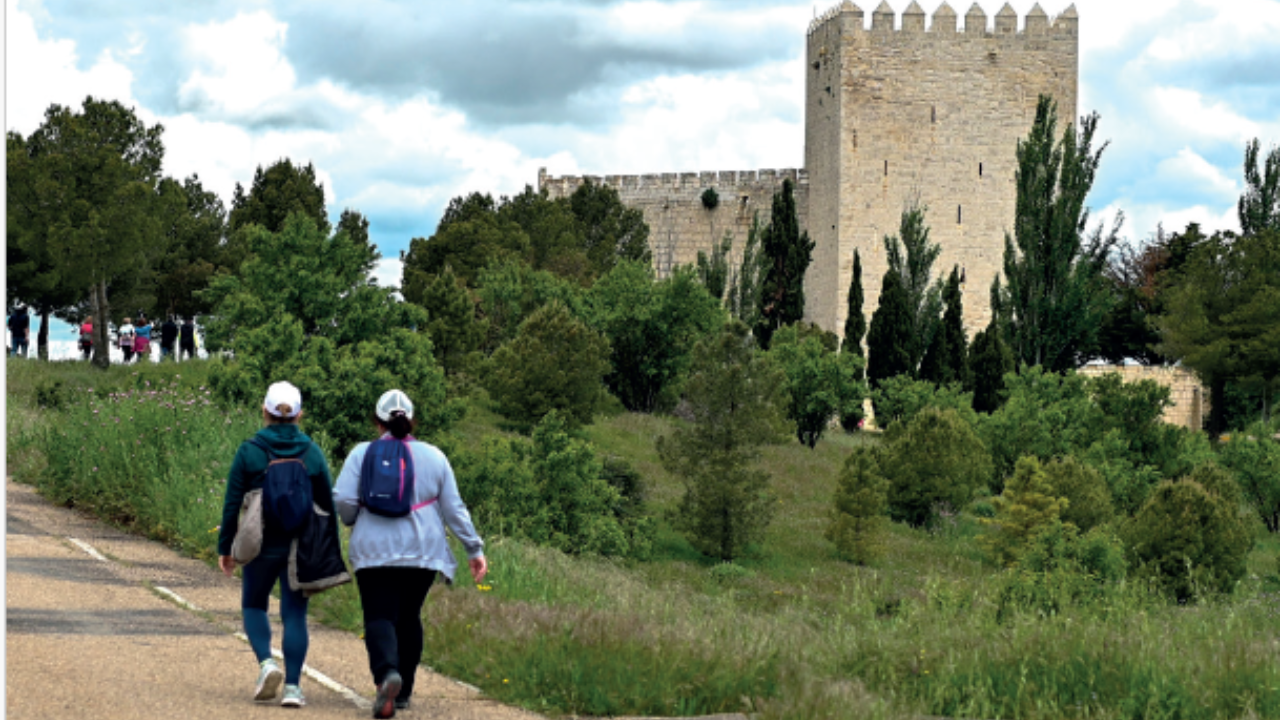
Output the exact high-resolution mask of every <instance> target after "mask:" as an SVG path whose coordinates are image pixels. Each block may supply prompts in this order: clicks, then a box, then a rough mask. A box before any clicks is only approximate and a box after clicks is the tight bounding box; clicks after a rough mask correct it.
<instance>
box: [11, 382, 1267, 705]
mask: <svg viewBox="0 0 1280 720" xmlns="http://www.w3.org/2000/svg"><path fill="white" fill-rule="evenodd" d="M191 365H192V366H194V365H197V363H192V364H191ZM179 369H181V371H182V374H183V375H184V377H182V378H172V377H167V376H164V377H161V376H156V377H151V376H150V375H149V374H148V375H146V376H143V375H141V374H140V375H139V376H134V375H132V374H131V371H130V370H129V369H128V368H123V369H113V370H112V371H111V372H110V373H107V374H101V373H96V372H88V371H87V369H86V368H83V367H82V366H81V367H66V368H64V367H61V366H56V367H49V366H40V365H39V364H36V363H11V364H10V368H9V386H10V395H9V399H10V402H9V407H8V413H9V415H8V421H9V440H10V442H9V459H10V465H11V467H13V468H15V469H16V470H18V471H19V472H18V475H19V477H20V479H24V480H25V481H27V482H33V483H35V484H37V485H39V486H40V487H41V490H42V491H43V492H45V493H46V494H47V495H49V496H50V497H52V498H54V499H56V500H59V501H61V502H66V503H70V504H76V505H81V506H84V507H87V508H90V509H93V510H94V511H95V512H98V513H100V514H102V515H103V516H104V517H107V518H108V519H111V520H113V521H115V522H118V523H121V524H125V525H129V526H132V527H134V528H135V529H137V530H138V531H140V532H143V533H145V534H148V535H151V536H153V537H159V538H162V539H165V540H167V541H169V542H170V543H172V544H174V545H177V546H179V547H182V548H183V549H184V550H186V551H187V552H190V553H192V554H194V555H197V556H205V557H209V556H211V552H212V549H211V548H212V545H213V542H214V535H212V534H210V533H209V532H208V531H209V530H210V529H211V528H212V527H213V526H214V525H215V524H216V523H217V510H218V509H219V508H220V500H221V480H222V477H223V475H224V474H225V465H221V466H219V465H216V463H226V462H229V460H230V458H231V456H232V454H233V452H234V449H235V447H236V445H237V444H238V443H239V441H240V440H241V439H243V438H244V437H247V436H248V435H249V434H250V433H251V432H253V430H254V429H256V427H257V420H256V413H252V412H249V411H247V410H236V409H231V410H227V409H222V408H218V407H216V406H214V405H206V404H205V402H204V400H203V398H204V397H205V396H204V395H203V394H202V393H203V391H202V390H201V389H200V383H199V377H198V371H197V370H196V368H194V367H191V369H190V370H188V366H187V365H183V366H179V368H171V369H169V371H168V372H169V373H177V372H179ZM146 372H147V373H153V372H158V371H156V370H150V369H148V370H147V371H146ZM53 377H57V378H61V379H63V380H64V388H67V389H68V392H69V394H68V396H67V402H66V403H64V404H63V406H62V409H61V410H56V411H54V410H39V409H37V408H36V406H35V404H34V400H35V398H36V396H37V395H38V394H39V393H38V392H37V390H36V388H37V387H39V386H40V385H41V383H44V384H45V386H46V387H47V384H48V383H49V382H50V378H53ZM139 378H141V379H139ZM147 382H151V383H152V385H151V386H147V385H146V383H147ZM86 383H93V384H92V385H88V384H86ZM140 383H141V387H139V384H140ZM88 387H93V388H94V390H93V392H89V391H88ZM104 389H105V394H104ZM148 393H154V394H148ZM95 410H96V411H97V412H94V411H95ZM121 411H127V412H126V413H125V414H122V413H121ZM669 427H670V425H669V421H668V420H665V419H662V418H655V417H650V416H638V415H629V414H619V415H614V416H612V417H609V418H607V419H603V420H601V421H599V422H598V423H597V424H596V425H594V426H592V427H590V428H587V429H586V430H585V434H586V436H587V437H588V439H590V440H591V442H592V443H593V444H595V446H596V447H597V449H598V450H599V451H600V452H601V453H604V454H611V455H616V456H620V457H623V458H625V459H626V460H627V461H628V462H630V463H631V464H632V465H633V466H634V467H636V468H637V469H638V470H639V471H640V472H641V473H642V474H643V475H644V477H645V479H646V481H647V482H648V484H649V501H650V504H651V506H652V509H653V511H654V512H655V513H656V514H657V515H658V516H659V517H661V516H662V514H663V513H664V512H665V511H666V510H668V509H669V508H671V507H672V506H673V505H674V503H675V502H676V500H677V499H678V496H679V493H680V485H679V482H678V481H677V480H676V479H675V478H672V477H670V476H668V475H667V474H666V473H665V472H664V471H663V470H662V468H661V466H660V464H659V463H658V462H657V457H656V453H655V452H654V451H653V439H654V438H656V437H657V436H659V435H662V434H664V433H666V432H668V431H669ZM183 431H185V434H183ZM499 432H502V430H501V427H500V423H499V422H498V421H497V419H496V418H495V417H494V416H492V415H491V414H489V413H488V412H487V411H486V410H485V409H484V408H483V407H480V408H478V409H477V411H476V412H473V413H471V414H470V415H469V417H468V418H467V420H466V421H465V422H464V424H463V426H462V427H461V428H459V430H458V434H459V436H460V437H461V438H462V439H463V440H462V441H463V442H465V443H467V444H468V445H471V444H472V443H474V444H475V445H477V446H478V445H479V441H480V438H482V437H484V436H486V435H489V434H494V433H499ZM873 441H874V440H872V439H868V438H866V437H860V436H845V435H841V434H835V435H832V436H830V437H828V438H825V439H824V440H823V441H822V442H821V443H819V445H818V447H817V448H816V449H815V450H809V449H807V448H804V447H802V446H800V445H799V444H797V443H787V444H784V445H778V446H775V447H770V448H766V450H765V453H764V457H763V463H764V464H765V467H766V469H768V470H769V471H770V472H771V473H772V475H773V477H774V483H775V491H776V493H777V495H778V497H779V499H780V501H781V505H780V506H779V508H778V513H777V515H776V519H775V521H774V525H773V526H772V527H771V529H770V531H769V535H768V537H767V539H766V541H765V542H764V543H763V544H762V545H761V546H760V547H758V548H755V549H754V551H753V553H752V554H751V556H750V557H748V558H745V559H744V560H742V561H741V562H739V563H736V564H734V565H732V566H725V565H720V564H716V563H712V562H709V561H707V560H705V559H704V558H702V557H701V556H699V555H698V554H697V553H695V552H694V551H693V550H692V549H691V548H690V547H689V546H688V544H687V543H685V542H684V540H683V539H682V538H680V537H679V536H678V535H676V534H675V533H673V532H671V531H670V530H669V529H667V528H664V529H663V531H662V535H661V537H660V539H659V543H658V553H657V556H656V557H655V559H654V560H652V561H649V562H644V563H636V562H620V561H609V560H603V559H599V558H588V557H570V556H566V555H564V554H561V553H557V552H552V551H548V550H545V549H541V548H536V547H530V546H527V545H523V544H520V543H516V542H511V541H504V540H502V539H500V538H488V539H489V540H490V546H489V551H488V554H489V557H490V561H491V565H492V574H491V579H490V580H489V581H487V585H486V588H488V589H486V590H482V589H478V588H475V587H474V586H473V585H471V584H469V582H464V578H465V571H464V576H462V577H459V582H458V584H457V585H455V586H454V587H453V588H444V587H442V586H441V587H437V588H436V589H434V590H433V592H432V596H431V600H430V601H429V603H428V607H427V611H426V620H427V643H426V646H427V650H426V653H425V655H424V658H423V660H424V662H425V663H426V664H428V665H431V666H433V667H435V668H437V669H438V670H440V671H442V672H445V673H447V674H449V675H452V676H454V677H457V678H459V679H462V680H465V681H467V682H470V683H472V684H475V685H477V686H479V687H481V688H482V689H483V690H484V691H485V692H486V693H487V694H489V695H491V696H493V697H495V698H497V699H500V700H504V701H507V702H511V703H515V704H519V705H522V706H525V707H528V708H531V709H535V710H539V711H542V712H547V713H551V714H556V713H577V714H595V715H611V714H650V715H690V714H699V713H709V712H724V711H735V710H749V711H753V712H756V713H758V714H759V716H760V717H761V718H766V719H768V718H805V719H808V718H819V717H822V718H864V717H912V716H918V715H921V714H928V715H946V716H953V717H969V718H978V717H985V718H994V717H1017V718H1057V717H1080V718H1085V717H1087V718H1195V719H1198V718H1206V719H1207V718H1235V717H1280V666H1278V665H1277V663H1275V661H1274V658H1275V649H1276V647H1280V632H1278V631H1277V623H1276V621H1275V618H1276V617H1277V613H1280V578H1277V577H1276V574H1275V573H1276V557H1277V554H1280V543H1278V542H1276V541H1275V540H1274V539H1273V538H1270V537H1268V538H1266V539H1264V540H1263V541H1262V542H1260V543H1259V544H1258V546H1257V548H1255V550H1254V552H1253V554H1252V555H1251V556H1250V558H1249V569H1250V576H1249V578H1248V579H1247V580H1246V581H1245V582H1244V583H1243V584H1242V586H1241V587H1240V588H1239V589H1238V590H1237V591H1236V593H1235V594H1234V595H1233V596H1231V597H1228V598H1219V599H1214V600H1210V601H1207V602H1203V603H1201V604H1198V605H1195V606H1185V607H1181V606H1176V605H1171V604H1169V603H1167V602H1165V601H1164V600H1162V599H1160V598H1159V597H1155V596H1153V595H1151V594H1149V593H1148V592H1147V591H1146V590H1145V589H1144V588H1142V587H1137V586H1133V585H1130V586H1128V587H1125V588H1123V589H1122V590H1121V591H1120V592H1118V593H1116V594H1115V595H1114V596H1113V597H1110V598H1109V599H1108V600H1106V601H1105V602H1102V603H1099V604H1096V605H1093V606H1089V607H1083V608H1072V609H1069V610H1067V611H1065V612H1063V613H1062V614H1059V615H1055V616H1049V617H1043V616H1039V615H1035V614H1024V615H1019V616H1014V617H1012V618H1010V619H1005V620H1003V621H1001V620H999V619H998V616H997V613H996V608H997V606H998V595H999V591H1000V578H999V575H998V573H997V571H996V569H995V568H994V567H992V566H991V565H989V564H988V563H987V562H986V561H985V560H984V559H983V557H982V556H981V554H980V553H979V552H978V551H977V549H976V548H975V543H974V542H973V536H974V535H975V534H976V533H977V532H978V526H977V524H976V522H975V521H974V520H973V519H972V518H968V517H966V516H965V515H963V514H962V515H960V516H959V517H958V518H957V519H956V520H955V522H954V523H953V524H951V525H948V526H945V527H941V528H938V529H936V530H935V531H933V532H926V531H920V530H913V529H910V528H906V527H902V526H894V527H893V529H892V534H891V537H890V541H889V551H888V553H887V556H886V557H887V559H886V560H885V561H884V562H883V563H882V564H881V565H880V566H878V567H874V568H862V567H854V566H851V565H848V564H847V563H843V562H840V561H839V560H837V559H836V558H835V557H834V555H833V553H832V552H831V550H830V548H829V547H828V546H827V545H826V543H825V541H824V540H823V539H822V529H823V527H824V523H825V518H826V513H827V507H828V505H829V503H830V497H831V492H832V489H833V488H834V483H835V480H834V478H835V476H836V473H837V471H838V469H839V467H840V464H841V463H842V462H843V460H844V458H845V456H846V455H847V454H848V452H849V450H850V449H851V447H853V446H854V445H855V444H857V443H861V442H873ZM81 448H83V450H82V449H81ZM95 468H96V470H95ZM463 493H464V497H465V493H466V489H465V487H464V488H463ZM481 530H482V532H483V531H484V528H481ZM313 616H314V617H316V618H318V619H321V620H322V621H325V622H329V623H332V624H335V625H338V626H340V627H345V628H348V629H350V630H352V631H359V629H360V612H359V603H358V598H357V596H356V593H355V590H354V587H351V586H347V587H344V588H340V589H338V590H335V591H332V592H330V593H326V594H324V595H321V596H319V597H318V598H317V599H316V600H315V601H314V604H313Z"/></svg>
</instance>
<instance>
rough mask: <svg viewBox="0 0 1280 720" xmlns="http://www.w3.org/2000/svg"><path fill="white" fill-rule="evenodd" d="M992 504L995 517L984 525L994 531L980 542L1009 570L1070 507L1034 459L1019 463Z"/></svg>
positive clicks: (1021, 460)
mask: <svg viewBox="0 0 1280 720" xmlns="http://www.w3.org/2000/svg"><path fill="white" fill-rule="evenodd" d="M992 503H994V504H995V506H996V516H995V517H994V518H992V519H990V520H985V521H984V523H985V524H986V525H987V526H988V527H989V528H991V530H990V532H988V533H984V534H983V535H982V536H981V537H979V538H978V542H979V544H981V545H982V546H983V547H984V548H985V549H986V550H987V552H989V553H990V554H991V556H992V557H993V558H995V560H996V562H998V563H1000V564H1001V565H1006V566H1008V565H1012V564H1014V563H1015V562H1017V561H1018V559H1019V558H1020V557H1022V555H1023V553H1024V552H1026V549H1027V547H1028V546H1029V545H1030V544H1031V541H1032V539H1034V538H1035V536H1036V535H1038V534H1040V532H1041V531H1042V530H1043V529H1044V528H1046V527H1048V526H1050V525H1052V524H1054V523H1056V522H1058V521H1059V520H1058V518H1059V517H1060V515H1061V513H1062V511H1063V509H1065V508H1066V506H1067V502H1066V500H1064V499H1063V498H1060V497H1057V496H1056V495H1055V494H1054V489H1053V486H1052V485H1050V484H1049V478H1048V477H1047V476H1046V475H1045V472H1044V469H1043V468H1041V466H1040V461H1039V460H1037V459H1035V458H1034V457H1024V458H1019V459H1018V464H1017V466H1016V467H1015V468H1014V471H1013V477H1011V478H1009V481H1008V482H1007V483H1005V486H1004V491H1003V492H1002V493H1000V495H999V496H997V497H995V498H993V499H992Z"/></svg>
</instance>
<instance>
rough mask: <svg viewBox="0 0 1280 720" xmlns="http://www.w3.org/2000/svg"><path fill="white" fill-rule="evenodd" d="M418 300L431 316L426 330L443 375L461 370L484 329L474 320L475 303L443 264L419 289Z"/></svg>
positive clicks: (476, 347)
mask: <svg viewBox="0 0 1280 720" xmlns="http://www.w3.org/2000/svg"><path fill="white" fill-rule="evenodd" d="M418 303H419V304H420V305H421V306H422V307H423V309H425V310H426V311H427V315H428V317H430V318H431V320H430V322H428V323H427V326H426V328H425V329H426V331H427V334H428V335H430V336H431V345H432V347H433V348H435V353H436V359H437V360H439V362H440V366H441V367H442V368H444V372H445V374H446V375H454V374H456V373H457V372H459V371H460V370H462V369H463V368H464V367H465V366H466V363H467V359H468V356H469V355H470V354H471V353H472V352H474V351H475V350H477V349H479V347H480V344H481V342H483V341H484V337H485V334H486V332H487V330H488V328H487V327H486V326H485V325H484V324H483V323H481V322H479V321H478V320H477V319H476V304H475V301H473V300H472V299H471V293H469V292H468V291H467V288H466V286H465V285H463V284H462V281H461V280H459V279H458V277H457V276H456V275H454V274H453V271H452V270H451V269H450V268H448V267H445V269H444V272H442V273H440V274H439V275H437V276H435V277H434V278H433V279H432V280H431V283H430V284H429V285H427V286H426V288H425V289H424V290H423V292H422V298H421V299H420V300H419V301H418Z"/></svg>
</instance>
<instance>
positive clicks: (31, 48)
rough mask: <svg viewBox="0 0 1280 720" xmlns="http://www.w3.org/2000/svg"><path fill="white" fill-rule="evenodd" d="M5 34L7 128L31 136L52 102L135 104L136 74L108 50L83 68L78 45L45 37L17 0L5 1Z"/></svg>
mask: <svg viewBox="0 0 1280 720" xmlns="http://www.w3.org/2000/svg"><path fill="white" fill-rule="evenodd" d="M4 32H5V48H4V52H5V56H6V58H7V63H8V64H7V67H6V69H5V89H4V94H5V121H6V123H7V125H8V127H7V128H6V129H9V130H17V131H18V132H20V133H22V134H23V135H27V134H30V133H31V132H32V131H34V130H35V129H36V128H37V127H39V126H40V123H41V122H43V120H44V111H45V110H46V109H48V107H49V105H51V104H53V103H58V104H60V105H64V106H69V107H76V108H79V107H81V104H82V103H83V102H84V99H85V97H86V96H89V95H92V96H94V97H95V98H100V99H106V100H119V101H120V102H122V103H124V104H125V105H129V106H132V105H136V101H135V100H133V95H132V86H133V73H131V72H130V71H129V69H128V68H127V67H125V66H124V65H123V64H121V63H120V62H119V61H117V60H116V59H115V57H114V56H113V55H112V54H111V53H110V52H104V53H102V54H101V55H100V56H99V57H98V58H97V60H96V61H95V62H94V64H93V65H92V66H91V67H89V69H88V70H83V71H82V70H80V69H79V68H77V66H76V63H77V62H78V60H79V57H78V55H77V53H76V45H75V43H74V42H72V41H70V40H42V39H41V38H40V36H39V34H38V33H37V32H36V25H35V22H34V20H33V19H32V17H31V15H30V14H28V13H25V12H22V11H20V10H19V9H18V0H5V31H4ZM19 58H20V59H21V62H20V63H19V62H16V61H17V60H18V59H19ZM35 68H38V70H33V69H35Z"/></svg>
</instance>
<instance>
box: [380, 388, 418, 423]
mask: <svg viewBox="0 0 1280 720" xmlns="http://www.w3.org/2000/svg"><path fill="white" fill-rule="evenodd" d="M377 413H378V419H379V420H381V421H382V422H391V418H392V416H394V415H395V414H396V413H403V414H404V416H405V417H406V418H408V419H410V420H412V419H413V403H411V402H409V396H408V395H405V394H404V393H403V392H401V391H399V390H388V391H386V392H384V393H382V397H380V398H378V408H377Z"/></svg>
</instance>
